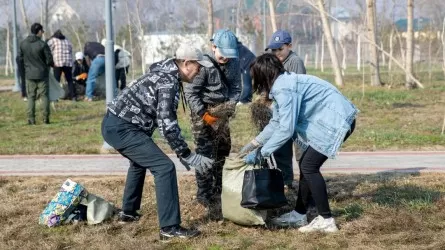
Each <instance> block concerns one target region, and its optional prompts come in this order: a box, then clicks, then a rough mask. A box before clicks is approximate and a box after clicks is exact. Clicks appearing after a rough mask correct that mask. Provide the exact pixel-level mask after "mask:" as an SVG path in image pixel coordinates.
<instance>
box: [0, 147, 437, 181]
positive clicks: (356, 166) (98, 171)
mask: <svg viewBox="0 0 445 250" xmlns="http://www.w3.org/2000/svg"><path fill="white" fill-rule="evenodd" d="M170 157H171V159H172V160H173V161H174V162H175V164H176V166H177V171H178V173H179V174H193V173H194V172H193V171H186V169H185V168H184V167H183V166H182V165H181V164H180V163H179V161H178V159H177V157H176V156H174V155H171V156H170ZM295 166H297V165H296V164H295V165H294V167H295ZM127 168H128V160H127V159H125V158H123V157H121V156H120V155H0V176H13V175H21V176H38V175H124V174H126V171H127ZM387 171H399V172H443V173H445V151H440V152H419V151H412V152H392V151H386V152H344V153H340V155H339V156H338V157H337V159H335V160H328V161H327V162H326V163H325V165H324V166H323V168H322V172H323V173H354V174H357V173H378V172H387ZM296 173H298V171H296Z"/></svg>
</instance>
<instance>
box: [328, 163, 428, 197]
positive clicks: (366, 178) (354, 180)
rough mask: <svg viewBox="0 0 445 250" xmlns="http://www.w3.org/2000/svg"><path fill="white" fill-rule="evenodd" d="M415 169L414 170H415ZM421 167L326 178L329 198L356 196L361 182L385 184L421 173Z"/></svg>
mask: <svg viewBox="0 0 445 250" xmlns="http://www.w3.org/2000/svg"><path fill="white" fill-rule="evenodd" d="M413 170H414V171H413ZM418 170H420V169H409V171H408V170H405V169H401V171H385V172H379V173H377V174H354V175H342V176H333V177H327V178H326V186H327V189H328V196H329V198H331V199H333V200H335V201H343V200H347V199H351V198H353V197H354V191H355V189H356V187H357V186H358V185H359V184H361V183H365V182H366V183H370V184H373V183H378V184H385V183H389V182H391V181H394V180H397V179H403V178H406V177H412V176H418V175H420V173H419V171H418Z"/></svg>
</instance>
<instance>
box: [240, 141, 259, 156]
mask: <svg viewBox="0 0 445 250" xmlns="http://www.w3.org/2000/svg"><path fill="white" fill-rule="evenodd" d="M259 146H260V143H259V142H257V141H256V140H255V139H253V140H252V141H251V142H249V143H248V144H247V145H245V146H244V147H243V148H242V149H241V150H240V151H239V153H238V155H244V154H247V153H250V152H251V151H253V150H255V149H256V148H258V147H259Z"/></svg>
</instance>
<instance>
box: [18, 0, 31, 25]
mask: <svg viewBox="0 0 445 250" xmlns="http://www.w3.org/2000/svg"><path fill="white" fill-rule="evenodd" d="M20 10H21V12H22V17H23V24H24V25H25V29H26V30H27V31H28V32H29V29H30V28H31V26H29V22H28V15H27V14H26V9H25V5H24V4H23V0H20Z"/></svg>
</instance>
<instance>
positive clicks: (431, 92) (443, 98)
mask: <svg viewBox="0 0 445 250" xmlns="http://www.w3.org/2000/svg"><path fill="white" fill-rule="evenodd" d="M309 73H310V72H309ZM320 75H321V77H322V78H326V79H329V78H331V77H332V74H329V72H325V73H320ZM361 77H362V76H361V75H354V74H350V75H347V76H346V77H345V84H346V86H345V87H343V89H341V91H342V92H343V93H344V94H345V95H346V96H347V97H348V98H350V99H351V100H352V102H353V103H354V104H356V106H357V107H358V108H359V109H360V111H361V113H360V114H359V116H358V118H357V127H356V130H355V132H354V134H353V136H351V138H350V139H349V140H348V141H347V143H346V144H345V145H344V147H343V151H359V150H366V151H373V150H445V136H441V135H440V132H441V128H442V123H443V119H444V115H445V108H444V107H445V83H444V81H443V76H442V75H441V74H436V75H434V78H433V79H434V80H435V81H433V82H432V83H428V84H427V83H425V89H416V90H405V89H404V88H403V87H402V86H401V85H400V84H399V85H393V86H392V87H391V88H388V87H370V86H364V87H363V86H362V85H361ZM382 78H384V76H383V77H382ZM55 108H56V110H54V109H53V108H52V109H51V111H52V114H51V122H52V124H51V125H47V126H45V125H42V124H41V123H42V117H41V110H40V107H39V106H37V111H36V114H37V117H36V120H37V123H38V125H37V126H28V125H27V118H26V103H25V102H23V100H22V99H21V98H20V94H19V93H11V92H0V131H1V132H0V154H96V153H99V152H100V148H101V146H102V144H103V140H102V136H101V133H100V124H101V121H102V117H103V114H104V112H105V103H104V101H96V102H93V103H86V102H77V103H72V102H71V101H64V100H61V101H59V102H58V103H56V104H55ZM248 111H249V108H248V107H247V106H242V107H239V109H238V110H237V114H236V117H235V118H234V119H233V120H232V121H231V130H232V151H233V152H237V150H239V149H240V147H242V146H243V145H244V144H245V143H247V142H248V141H249V140H251V139H252V138H253V137H254V136H255V135H256V131H255V129H254V128H253V126H252V124H251V122H250V115H249V112H248ZM178 116H179V120H180V125H181V128H182V130H183V135H184V136H185V138H186V140H187V141H188V143H189V145H190V146H192V147H193V140H192V135H191V132H190V123H189V118H188V117H189V116H188V114H185V113H184V112H183V110H182V108H181V107H180V109H179V113H178ZM154 137H155V139H156V140H157V141H158V143H159V145H160V146H161V148H163V149H165V150H166V151H167V152H171V150H170V148H169V146H168V145H167V143H166V142H165V141H164V140H163V139H162V138H160V136H159V134H158V133H157V132H156V133H155V135H154Z"/></svg>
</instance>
